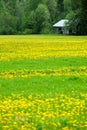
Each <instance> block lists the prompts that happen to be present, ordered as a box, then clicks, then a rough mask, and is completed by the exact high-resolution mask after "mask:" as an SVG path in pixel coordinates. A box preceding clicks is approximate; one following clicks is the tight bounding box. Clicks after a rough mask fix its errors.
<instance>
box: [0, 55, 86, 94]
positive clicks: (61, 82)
mask: <svg viewBox="0 0 87 130" xmlns="http://www.w3.org/2000/svg"><path fill="white" fill-rule="evenodd" d="M86 65H87V59H86V58H74V57H73V58H72V57H71V58H67V57H66V58H48V59H44V60H43V59H38V60H33V59H32V60H20V61H14V60H13V61H9V62H0V71H1V72H2V71H9V70H23V69H28V70H39V69H42V70H43V69H45V70H47V69H57V68H59V67H79V66H86ZM73 91H74V94H76V95H78V94H80V93H86V92H87V77H86V76H80V77H75V76H73V77H70V76H69V77H64V76H58V77H56V76H55V77H53V76H51V77H31V78H26V79H23V78H14V79H0V94H2V95H4V96H9V95H11V94H12V93H16V94H21V93H22V94H24V95H26V96H28V95H29V94H40V93H44V94H47V93H56V92H57V93H64V94H69V95H71V94H72V92H73Z"/></svg>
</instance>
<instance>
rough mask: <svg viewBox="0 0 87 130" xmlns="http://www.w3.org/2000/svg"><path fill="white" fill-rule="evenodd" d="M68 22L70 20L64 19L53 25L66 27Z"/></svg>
mask: <svg viewBox="0 0 87 130" xmlns="http://www.w3.org/2000/svg"><path fill="white" fill-rule="evenodd" d="M67 22H69V20H67V19H62V20H60V21H59V22H57V23H56V24H54V25H53V27H65V26H66V23H67Z"/></svg>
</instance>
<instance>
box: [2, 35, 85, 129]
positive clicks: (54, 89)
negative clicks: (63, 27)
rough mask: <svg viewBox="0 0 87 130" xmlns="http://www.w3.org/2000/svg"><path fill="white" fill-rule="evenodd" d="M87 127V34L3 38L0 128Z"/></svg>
mask: <svg viewBox="0 0 87 130" xmlns="http://www.w3.org/2000/svg"><path fill="white" fill-rule="evenodd" d="M86 129H87V36H85V37H84V36H82V37H80V36H77V37H76V36H57V35H56V36H55V35H54V36H53V35H52V36H51V35H47V36H46V35H33V36H32V35H30V36H0V130H86Z"/></svg>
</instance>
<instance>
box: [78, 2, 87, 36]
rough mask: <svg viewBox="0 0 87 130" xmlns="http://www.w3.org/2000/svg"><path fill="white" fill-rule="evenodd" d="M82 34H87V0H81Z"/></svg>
mask: <svg viewBox="0 0 87 130" xmlns="http://www.w3.org/2000/svg"><path fill="white" fill-rule="evenodd" d="M80 21H81V34H83V35H87V0H81V16H80Z"/></svg>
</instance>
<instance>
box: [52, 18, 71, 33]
mask: <svg viewBox="0 0 87 130" xmlns="http://www.w3.org/2000/svg"><path fill="white" fill-rule="evenodd" d="M68 22H69V20H67V19H62V20H60V21H59V22H57V23H56V24H54V25H53V27H54V29H55V33H58V34H69V30H68V29H67V28H66V26H67V23H68Z"/></svg>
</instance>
